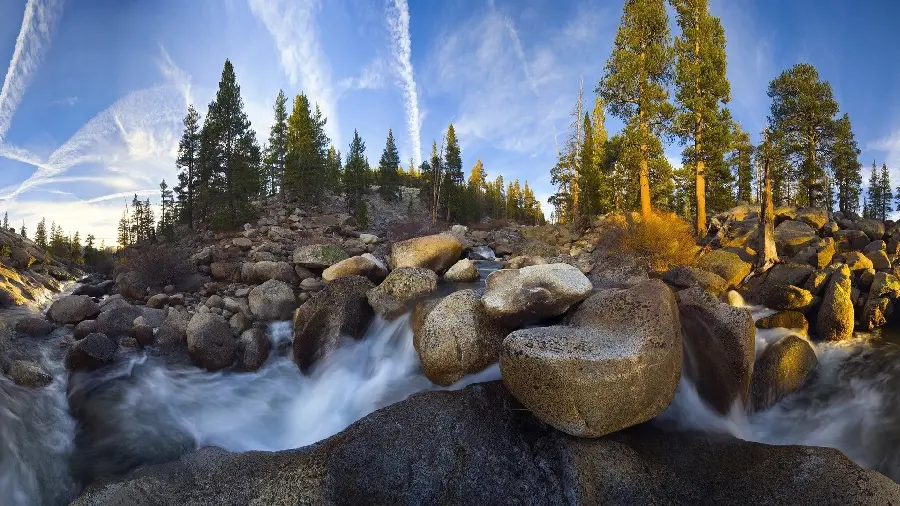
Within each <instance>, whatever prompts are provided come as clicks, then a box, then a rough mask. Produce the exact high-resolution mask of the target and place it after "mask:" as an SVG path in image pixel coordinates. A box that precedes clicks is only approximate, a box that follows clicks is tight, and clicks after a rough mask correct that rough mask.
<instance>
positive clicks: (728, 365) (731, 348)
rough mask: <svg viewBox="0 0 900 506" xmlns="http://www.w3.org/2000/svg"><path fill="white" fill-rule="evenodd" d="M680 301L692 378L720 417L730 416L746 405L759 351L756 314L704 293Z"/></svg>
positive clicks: (693, 290)
mask: <svg viewBox="0 0 900 506" xmlns="http://www.w3.org/2000/svg"><path fill="white" fill-rule="evenodd" d="M676 298H677V301H678V311H679V317H680V320H681V331H682V332H681V334H682V339H683V340H684V356H685V362H684V363H685V374H686V376H687V377H688V378H689V379H690V380H691V381H692V382H693V383H694V385H696V387H697V392H698V393H699V394H700V397H701V398H703V399H704V400H705V401H706V402H707V403H708V404H709V405H710V406H712V407H713V408H715V409H716V410H717V411H719V412H720V413H723V414H726V413H728V411H729V410H730V409H731V406H732V405H733V404H734V403H735V402H738V403H739V404H740V405H741V406H746V405H747V399H748V395H749V390H750V378H751V375H752V374H753V359H754V357H755V351H756V328H755V327H754V325H753V317H752V316H751V314H750V311H749V310H748V309H745V308H739V307H733V306H730V305H728V304H726V303H724V302H720V301H719V300H718V299H716V298H715V297H713V296H712V295H710V294H709V293H707V292H705V291H703V290H701V289H699V288H691V289H689V290H683V291H680V292H678V294H677V295H676Z"/></svg>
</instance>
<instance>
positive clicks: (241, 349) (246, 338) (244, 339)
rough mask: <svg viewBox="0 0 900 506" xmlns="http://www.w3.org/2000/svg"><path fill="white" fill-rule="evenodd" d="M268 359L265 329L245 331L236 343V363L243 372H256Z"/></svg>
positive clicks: (267, 342) (267, 340) (267, 341)
mask: <svg viewBox="0 0 900 506" xmlns="http://www.w3.org/2000/svg"><path fill="white" fill-rule="evenodd" d="M267 358H269V337H268V336H267V335H266V331H265V329H259V328H253V329H248V330H245V331H244V332H243V333H242V334H241V338H240V341H239V342H238V363H239V364H240V366H241V369H243V370H245V371H249V372H252V371H256V370H258V369H259V368H260V367H262V366H263V364H265V363H266V359H267Z"/></svg>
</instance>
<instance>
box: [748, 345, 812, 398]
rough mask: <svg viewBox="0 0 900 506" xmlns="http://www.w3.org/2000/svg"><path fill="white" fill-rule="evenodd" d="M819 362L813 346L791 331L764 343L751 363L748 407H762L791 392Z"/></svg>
mask: <svg viewBox="0 0 900 506" xmlns="http://www.w3.org/2000/svg"><path fill="white" fill-rule="evenodd" d="M818 362H819V361H818V359H817V358H816V352H815V350H813V348H812V346H810V345H809V343H808V342H807V341H806V340H805V339H803V338H800V337H797V336H794V335H789V336H786V337H783V338H781V339H780V340H779V341H778V342H777V343H775V344H772V345H770V346H769V347H767V348H766V349H765V351H763V354H762V356H760V357H759V360H757V361H756V365H755V366H754V367H753V381H752V382H751V383H750V410H751V411H763V410H765V409H768V408H770V407H772V405H773V404H775V403H776V402H778V401H780V400H781V399H784V398H785V397H787V396H788V395H790V394H792V393H793V392H794V391H796V390H797V389H798V388H800V387H801V386H803V383H805V382H806V379H807V378H808V377H809V375H810V374H812V372H813V370H815V368H816V365H817V364H818Z"/></svg>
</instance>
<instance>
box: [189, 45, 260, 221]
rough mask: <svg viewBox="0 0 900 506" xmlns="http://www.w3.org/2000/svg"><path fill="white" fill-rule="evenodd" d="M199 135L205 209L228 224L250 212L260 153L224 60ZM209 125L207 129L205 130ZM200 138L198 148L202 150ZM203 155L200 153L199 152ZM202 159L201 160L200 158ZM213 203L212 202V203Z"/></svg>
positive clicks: (256, 189)
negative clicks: (205, 146) (205, 170)
mask: <svg viewBox="0 0 900 506" xmlns="http://www.w3.org/2000/svg"><path fill="white" fill-rule="evenodd" d="M203 128H204V132H203V135H201V137H206V138H207V139H206V140H207V141H208V142H211V144H210V145H209V146H208V148H209V149H208V155H209V161H210V162H211V163H210V165H209V167H208V168H209V169H210V171H209V173H208V174H207V175H208V176H209V186H210V190H211V192H210V193H209V195H208V196H209V197H210V200H209V201H208V202H206V210H207V212H208V213H209V214H210V217H211V218H212V221H213V224H214V225H216V226H218V227H222V228H230V227H234V226H236V225H238V224H239V223H241V222H244V221H246V220H247V219H249V218H250V217H252V215H253V207H252V205H251V203H252V202H253V200H254V199H256V198H257V197H259V195H260V194H261V193H262V188H261V187H260V183H261V181H262V178H261V177H260V173H261V153H260V149H259V146H258V145H257V144H256V133H255V132H254V131H253V129H252V128H250V121H249V120H248V119H247V114H246V113H245V112H244V101H243V99H241V88H240V86H238V84H237V81H236V78H235V75H234V67H233V66H232V65H231V62H230V61H229V60H225V66H224V67H223V69H222V78H221V80H220V81H219V89H218V91H217V92H216V98H215V100H214V101H213V102H212V103H211V104H210V105H209V112H208V113H207V122H206V123H205V124H204V127H203ZM207 128H211V129H212V131H211V132H207V131H206V130H207ZM202 144H203V142H202V141H201V151H203V145H202ZM201 158H203V156H201ZM201 163H202V160H201ZM213 203H214V204H215V205H212V204H213Z"/></svg>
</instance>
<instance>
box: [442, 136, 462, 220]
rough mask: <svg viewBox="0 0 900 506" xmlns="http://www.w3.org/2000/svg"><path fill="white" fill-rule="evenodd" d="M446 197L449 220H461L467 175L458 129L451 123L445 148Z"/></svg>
mask: <svg viewBox="0 0 900 506" xmlns="http://www.w3.org/2000/svg"><path fill="white" fill-rule="evenodd" d="M444 179H445V181H444V185H443V187H444V188H443V189H444V198H443V201H444V202H445V203H446V204H445V206H446V213H447V221H448V222H449V221H451V220H454V221H456V220H459V219H460V217H461V215H462V213H463V206H464V202H463V190H464V186H463V185H464V183H465V180H466V179H465V175H464V174H463V169H462V155H461V153H460V149H459V141H458V140H457V138H456V130H455V129H454V128H453V124H452V123H451V124H450V126H449V127H447V144H446V148H445V149H444Z"/></svg>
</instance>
